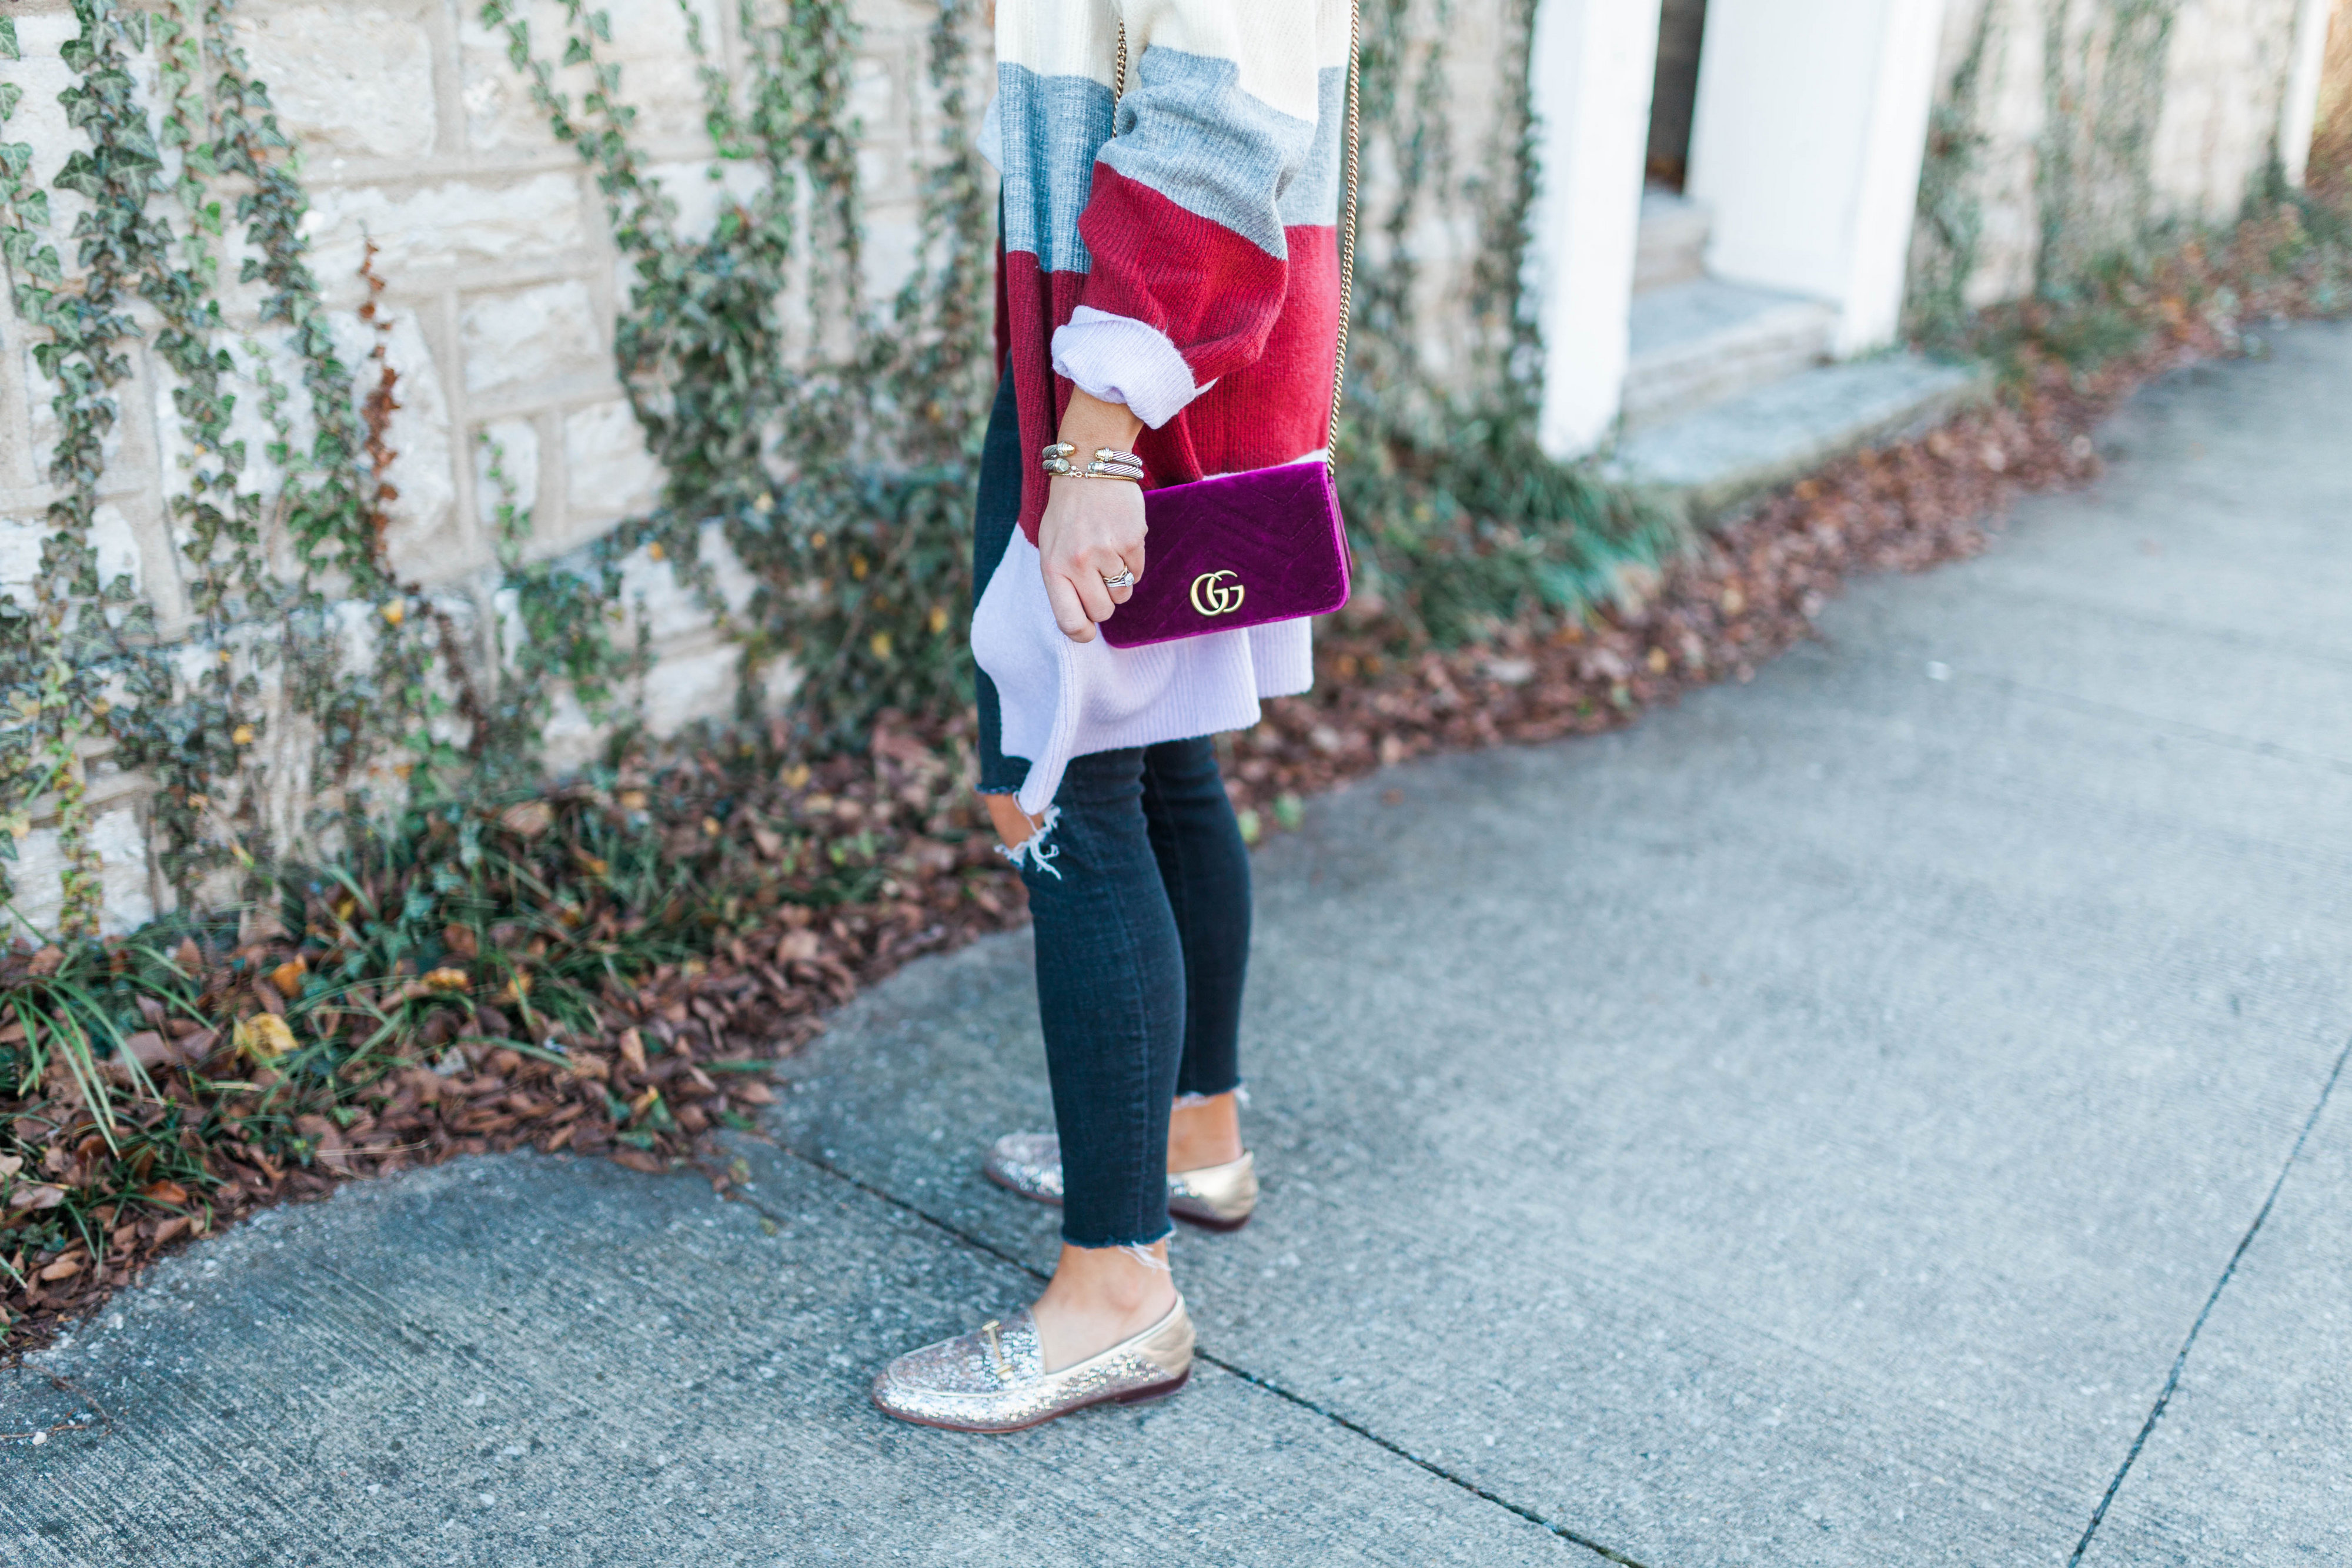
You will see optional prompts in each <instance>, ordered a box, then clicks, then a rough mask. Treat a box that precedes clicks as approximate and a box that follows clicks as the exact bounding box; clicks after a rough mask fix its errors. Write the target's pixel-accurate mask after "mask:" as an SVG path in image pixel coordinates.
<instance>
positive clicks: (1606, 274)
mask: <svg viewBox="0 0 2352 1568" xmlns="http://www.w3.org/2000/svg"><path fill="white" fill-rule="evenodd" d="M1657 55H1658V5H1657V4H1656V0H1540V5H1539V7H1538V10H1537V13H1536V28H1535V42H1534V56H1533V58H1532V59H1531V60H1530V61H1529V85H1530V89H1531V91H1532V96H1533V98H1534V100H1535V112H1536V117H1537V124H1536V149H1537V157H1538V168H1539V171H1540V173H1539V184H1538V190H1537V195H1536V206H1535V211H1534V213H1533V214H1531V218H1532V222H1531V229H1532V235H1533V239H1534V244H1533V246H1531V247H1530V251H1529V256H1528V262H1529V267H1530V270H1531V272H1532V275H1533V276H1532V277H1531V278H1530V283H1531V286H1532V287H1533V288H1534V290H1535V296H1536V311H1537V317H1536V319H1537V320H1538V323H1539V325H1540V326H1541V327H1542V329H1543V340H1544V388H1543V416H1542V421H1541V423H1540V425H1539V434H1540V437H1541V439H1542V442H1543V445H1544V450H1546V451H1547V452H1549V453H1551V454H1552V455H1554V456H1558V457H1574V456H1578V455H1581V454H1583V453H1586V452H1590V451H1591V450H1592V449H1593V448H1594V447H1596V446H1598V445H1600V444H1601V442H1603V441H1604V440H1606V439H1607V438H1608V436H1609V434H1610V432H1611V430H1612V427H1613V426H1614V425H1615V424H1616V422H1617V409H1618V403H1619V400H1620V397H1621V395H1622V392H1623V390H1624V385H1625V361H1626V355H1627V338H1626V323H1627V320H1628V312H1629V310H1630V308H1631V306H1632V302H1633V253H1634V249H1635V247H1636V245H1637V243H1638V241H1639V238H1640V231H1641V222H1642V165H1643V159H1644V157H1645V155H1646V153H1647V150H1648V147H1649V139H1650V82H1651V78H1652V77H1653V76H1654V74H1655V72H1656V69H1657Z"/></svg>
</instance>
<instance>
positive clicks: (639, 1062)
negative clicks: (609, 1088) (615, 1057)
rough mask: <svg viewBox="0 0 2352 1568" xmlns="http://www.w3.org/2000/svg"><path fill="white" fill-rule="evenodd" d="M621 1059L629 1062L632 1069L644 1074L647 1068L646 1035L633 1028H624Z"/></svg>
mask: <svg viewBox="0 0 2352 1568" xmlns="http://www.w3.org/2000/svg"><path fill="white" fill-rule="evenodd" d="M621 1060H622V1061H625V1062H627V1063H628V1064H629V1071H632V1072H635V1073H640V1074H642V1073H643V1072H644V1071H645V1070H646V1037H645V1036H644V1035H642V1034H639V1033H638V1032H637V1031H636V1030H633V1029H625V1030H622V1031H621Z"/></svg>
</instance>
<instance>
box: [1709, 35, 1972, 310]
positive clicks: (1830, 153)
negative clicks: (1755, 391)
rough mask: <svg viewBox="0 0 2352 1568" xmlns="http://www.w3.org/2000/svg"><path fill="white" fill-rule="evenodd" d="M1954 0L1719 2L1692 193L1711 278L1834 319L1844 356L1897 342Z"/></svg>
mask: <svg viewBox="0 0 2352 1568" xmlns="http://www.w3.org/2000/svg"><path fill="white" fill-rule="evenodd" d="M1942 10H1943V0H1710V4H1709V5H1708V7H1707V20H1706V47H1705V55H1704V57H1703V58H1702V60H1701V63H1700V68H1699V85H1698V113H1697V117H1696V120H1695V122H1694V124H1693V127H1692V134H1691V160H1690V183H1689V192H1690V194H1691V195H1693V196H1694V197H1696V199H1698V200H1699V201H1701V202H1703V203H1705V204H1706V206H1707V207H1708V209H1709V211H1710V212H1711V213H1712V214H1713V216H1714V221H1715V231H1714V241H1713V246H1712V248H1711V249H1710V251H1709V253H1708V258H1707V260H1708V267H1709V269H1710V270H1711V271H1713V272H1715V273H1717V275H1719V276H1721V277H1727V278H1730V279H1733V280H1735V281H1738V282H1745V283H1754V284H1759V285H1762V286H1765V287H1774V288H1785V289H1789V290H1790V291H1792V292H1795V293H1799V294H1808V295H1811V296H1813V297H1814V298H1820V299H1823V300H1827V301H1829V302H1830V303H1832V304H1833V305H1835V306H1837V307H1838V309H1839V322H1838V331H1837V341H1836V347H1837V350H1838V351H1839V352H1840V353H1845V354H1851V353H1856V352H1860V351H1863V350H1868V349H1873V348H1876V347H1879V346H1881V345H1882V344H1885V343H1887V342H1890V341H1892V340H1893V339H1894V337H1895V327H1896V323H1897V321H1898V319H1899V318H1900V315H1901V311H1902V298H1903V273H1904V261H1905V257H1906V255H1907V253H1908V249H1909V239H1910V230H1911V223H1912V216H1913V213H1914V210H1915V207H1916V201H1917V195H1918V180H1919V163H1920V157H1921V153H1922V152H1923V150H1924V148H1925V145H1926V138H1927V113H1928V108H1929V105H1930V103H1931V101H1932V98H1933V92H1934V84H1935V64H1936V54H1937V37H1938V25H1939V23H1940V21H1941V16H1942Z"/></svg>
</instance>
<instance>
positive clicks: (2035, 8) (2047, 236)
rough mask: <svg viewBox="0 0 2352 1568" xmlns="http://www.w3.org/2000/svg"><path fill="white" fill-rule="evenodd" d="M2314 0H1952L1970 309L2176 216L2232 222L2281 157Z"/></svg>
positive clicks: (1946, 63) (1943, 113) (1947, 48)
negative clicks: (2301, 30) (2297, 46)
mask: <svg viewBox="0 0 2352 1568" xmlns="http://www.w3.org/2000/svg"><path fill="white" fill-rule="evenodd" d="M2308 3H2309V0H1949V4H1948V5H1947V6H1946V9H1945V15H1944V38H1943V45H1942V57H1941V60H1940V62H1939V65H1938V81H1939V83H1940V87H1939V93H1940V98H1939V103H1938V116H1939V122H1940V126H1941V130H1942V133H1943V134H1944V135H1945V136H1946V138H1947V139H1948V146H1946V147H1945V148H1943V149H1940V150H1939V151H1941V152H1943V153H1944V154H1945V155H1947V156H1956V157H1959V158H1963V159H1965V160H1966V168H1965V171H1964V172H1960V173H1959V177H1958V182H1957V183H1958V191H1957V193H1956V203H1957V204H1958V205H1959V206H1961V207H1962V208H1963V209H1964V215H1965V218H1966V220H1967V221H1968V223H1969V225H1972V226H1973V228H1974V235H1973V241H1972V245H1971V246H1970V247H1969V254H1966V255H1963V256H1958V257H1957V258H1955V259H1956V260H1957V262H1958V270H1959V272H1960V273H1961V274H1962V289H1961V294H1962V298H1963V300H1964V302H1965V303H1966V304H1968V305H1969V306H1971V307H1982V306H1986V305H1990V304H1994V303H1997V302H2000V301H2003V300H2009V299H2015V298H2022V297H2023V296H2025V295H2027V294H2029V293H2032V291H2033V290H2034V289H2035V288H2036V287H2037V286H2039V285H2042V284H2045V283H2063V280H2064V278H2065V277H2067V276H2069V275H2070V274H2072V273H2073V272H2074V271H2076V270H2079V269H2080V268H2082V267H2086V266H2091V265H2095V263H2096V262H2098V261H2099V260H2101V259H2102V258H2104V257H2105V256H2110V255H2113V254H2115V253H2116V252H2118V251H2123V250H2127V249H2128V248H2130V247H2131V246H2134V245H2135V244H2137V243H2138V242H2139V241H2141V240H2142V239H2143V238H2145V237H2147V235H2149V234H2150V233H2152V232H2154V231H2156V230H2158V229H2160V228H2162V227H2163V226H2165V225H2172V224H2219V223H2224V222H2227V221H2229V220H2230V219H2231V218H2234V217H2235V216H2236V215H2237V214H2238V213H2239V211H2240V210H2241V208H2242V205H2243V204H2244V202H2245V200H2246V197H2247V195H2248V194H2249V193H2250V192H2252V190H2253V189H2254V188H2255V186H2256V183H2257V182H2258V181H2259V180H2261V179H2262V178H2263V174H2264V171H2265V170H2266V169H2267V167H2268V166H2269V164H2270V162H2271V161H2272V159H2273V157H2274V156H2275V155H2276V153H2277V152H2278V145H2277V143H2278V128H2279V124H2280V120H2281V109H2282V105H2283V102H2284V95H2285V93H2286V91H2287V89H2288V81H2289V77H2290V74H2291V65H2292V52H2293V48H2294V38H2295V26H2296V19H2297V15H2298V11H2299V10H2300V9H2301V7H2302V6H2304V5H2307V4H2308ZM1933 182H1934V174H1933V172H1931V173H1930V176H1929V186H1930V189H1932V188H1933ZM1921 243H1922V244H1923V245H1925V246H1934V245H1935V244H1937V236H1936V235H1933V234H1930V233H1927V232H1925V230H1924V229H1923V233H1922V235H1921ZM1914 259H1915V263H1916V262H1917V261H1918V260H1919V259H1920V257H1919V256H1918V255H1917V253H1916V252H1915V257H1914Z"/></svg>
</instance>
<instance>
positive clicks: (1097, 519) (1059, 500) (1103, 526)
mask: <svg viewBox="0 0 2352 1568" xmlns="http://www.w3.org/2000/svg"><path fill="white" fill-rule="evenodd" d="M1050 483H1051V484H1052V486H1053V487H1054V489H1053V494H1052V495H1051V496H1050V497H1048V498H1047V500H1046V502H1045V520H1044V521H1043V522H1041V523H1039V524H1038V525H1037V552H1038V554H1039V555H1041V556H1043V557H1044V558H1045V598H1046V599H1047V601H1050V602H1051V603H1052V605H1053V606H1054V620H1055V623H1056V624H1058V625H1059V626H1060V627H1061V628H1062V633H1063V635H1064V636H1066V637H1067V638H1069V639H1070V641H1071V642H1073V643H1091V642H1093V641H1094V640H1095V622H1097V621H1108V620H1109V619H1110V617H1111V612H1112V611H1113V610H1114V609H1116V608H1117V607H1118V606H1119V605H1121V604H1124V603H1126V602H1127V601H1128V596H1129V594H1131V593H1133V592H1134V591H1135V590H1134V589H1133V588H1131V587H1129V588H1111V587H1108V586H1107V585H1106V584H1105V583H1104V581H1103V579H1105V578H1106V577H1117V576H1118V574H1119V573H1120V572H1122V571H1131V572H1133V573H1134V574H1135V575H1136V576H1137V577H1141V576H1142V575H1143V531H1144V530H1143V490H1142V487H1141V486H1137V485H1130V484H1128V483H1127V482H1126V481H1125V480H1121V479H1055V480H1052V481H1050Z"/></svg>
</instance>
